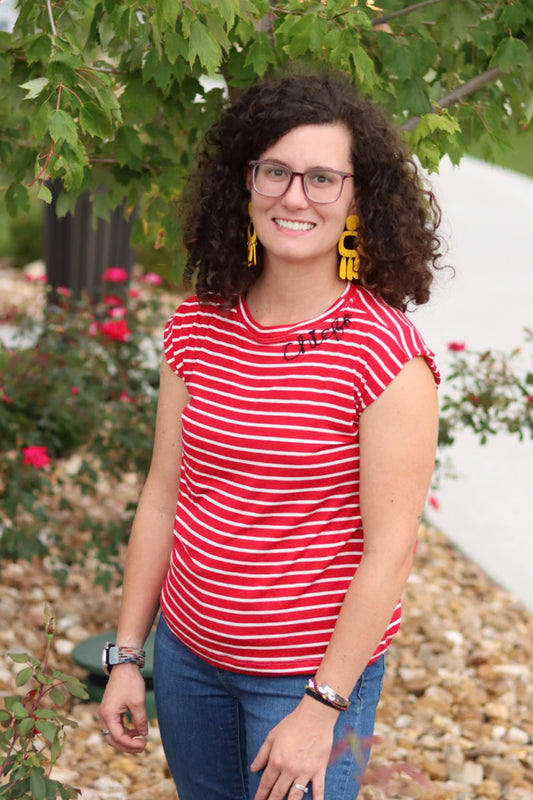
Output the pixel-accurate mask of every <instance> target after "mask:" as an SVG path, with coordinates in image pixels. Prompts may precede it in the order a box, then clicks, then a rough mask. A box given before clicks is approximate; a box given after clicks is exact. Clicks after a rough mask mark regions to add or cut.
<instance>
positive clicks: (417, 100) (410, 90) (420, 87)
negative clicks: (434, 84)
mask: <svg viewBox="0 0 533 800" xmlns="http://www.w3.org/2000/svg"><path fill="white" fill-rule="evenodd" d="M398 102H399V104H400V107H401V108H404V109H408V110H409V111H412V112H413V113H414V114H420V115H422V114H427V113H428V112H429V111H431V103H430V101H429V97H428V87H427V84H426V82H425V81H424V80H423V79H422V78H421V77H420V76H418V75H415V76H414V77H413V78H411V79H410V80H408V81H405V82H404V83H402V84H401V86H400V88H399V89H398Z"/></svg>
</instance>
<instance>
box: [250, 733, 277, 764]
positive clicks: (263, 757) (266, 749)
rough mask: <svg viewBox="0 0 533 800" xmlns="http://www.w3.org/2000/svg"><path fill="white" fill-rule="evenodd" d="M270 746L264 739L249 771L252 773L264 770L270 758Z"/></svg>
mask: <svg viewBox="0 0 533 800" xmlns="http://www.w3.org/2000/svg"><path fill="white" fill-rule="evenodd" d="M271 747H272V745H271V744H270V742H269V741H268V739H265V741H264V742H263V744H262V745H261V747H260V748H259V750H258V751H257V755H256V757H255V758H254V760H253V761H252V763H251V764H250V770H251V771H252V772H259V770H261V769H264V768H265V767H266V765H267V764H268V758H269V756H270V750H271Z"/></svg>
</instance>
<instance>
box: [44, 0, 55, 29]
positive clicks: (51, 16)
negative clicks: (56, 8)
mask: <svg viewBox="0 0 533 800" xmlns="http://www.w3.org/2000/svg"><path fill="white" fill-rule="evenodd" d="M46 8H47V9H48V17H49V18H50V25H51V27H52V33H53V35H54V36H57V28H56V24H55V22H54V15H53V14H52V4H51V2H50V0H46Z"/></svg>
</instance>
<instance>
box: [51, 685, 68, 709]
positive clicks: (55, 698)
mask: <svg viewBox="0 0 533 800" xmlns="http://www.w3.org/2000/svg"><path fill="white" fill-rule="evenodd" d="M50 699H51V700H52V702H53V703H55V704H56V706H62V705H63V703H64V702H65V695H64V694H63V692H62V691H61V690H60V689H58V688H57V686H52V688H51V689H50Z"/></svg>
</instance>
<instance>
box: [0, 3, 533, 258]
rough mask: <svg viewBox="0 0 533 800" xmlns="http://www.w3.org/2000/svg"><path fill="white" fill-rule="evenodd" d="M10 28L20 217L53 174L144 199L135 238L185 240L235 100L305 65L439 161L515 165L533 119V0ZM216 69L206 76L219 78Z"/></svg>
mask: <svg viewBox="0 0 533 800" xmlns="http://www.w3.org/2000/svg"><path fill="white" fill-rule="evenodd" d="M18 11H19V13H18V19H17V21H16V24H15V27H14V30H13V31H12V32H9V33H8V32H2V33H0V186H1V188H2V189H3V190H4V191H5V198H6V204H7V208H8V210H9V212H10V213H11V214H12V215H15V214H17V213H18V212H19V211H21V210H24V209H25V208H26V207H27V205H28V187H29V186H30V185H32V184H34V185H35V184H36V185H38V186H39V187H40V188H39V196H40V197H41V198H42V199H44V200H46V201H49V200H50V199H51V195H50V190H49V188H48V186H47V184H46V182H47V180H48V179H54V178H59V179H61V181H62V184H63V187H64V190H63V192H62V193H61V195H60V198H59V201H58V213H59V214H64V213H66V212H67V211H68V210H69V209H72V208H73V206H74V203H75V200H76V198H77V196H78V195H79V194H80V192H82V191H83V190H84V189H87V188H89V189H91V188H96V187H97V186H99V185H101V184H105V185H106V186H107V193H101V192H100V193H98V194H96V195H95V196H94V211H95V214H96V215H97V216H102V217H106V216H107V214H108V211H109V209H110V208H113V207H116V206H117V205H118V204H119V203H120V202H121V200H122V199H123V198H124V197H126V198H127V204H128V207H129V208H133V206H134V205H135V203H136V202H137V201H138V199H139V198H142V213H141V214H140V215H139V220H138V222H137V223H136V226H137V227H136V231H135V238H136V239H137V240H140V239H144V240H146V241H150V242H152V243H154V244H155V245H156V246H157V247H161V246H163V247H164V246H165V244H166V245H168V246H169V245H170V243H172V242H174V241H175V240H176V235H177V230H176V220H175V219H174V218H173V215H172V213H169V209H170V208H172V201H173V200H174V199H176V198H177V197H178V196H179V192H180V189H181V187H182V186H183V182H184V180H185V177H186V174H187V170H188V167H189V164H190V159H191V156H192V153H193V152H194V148H195V146H196V144H197V142H198V141H199V139H200V138H201V136H202V134H203V132H204V131H205V130H206V128H207V127H208V126H209V125H210V123H211V122H212V121H213V119H214V118H215V116H216V115H217V114H218V113H219V111H220V108H221V106H222V105H223V104H224V102H225V96H226V94H227V93H226V92H225V91H224V87H226V86H227V87H228V89H229V93H230V95H231V94H232V93H233V92H236V91H239V90H240V89H242V88H243V87H246V86H248V85H249V84H251V83H253V82H254V81H255V80H256V79H257V78H259V77H262V76H264V75H265V74H266V73H267V72H269V71H270V70H273V69H279V68H283V67H284V66H285V65H287V64H289V63H290V62H293V61H295V60H299V61H303V62H304V63H305V62H308V63H312V64H316V63H320V62H324V63H327V64H329V65H331V66H332V67H334V68H336V69H338V70H340V71H342V72H344V73H347V74H348V75H349V76H350V78H351V80H352V81H353V82H354V83H355V84H356V85H357V86H358V87H359V88H360V90H361V91H362V92H363V93H365V94H367V95H368V96H370V97H371V98H373V99H374V100H376V101H377V102H378V103H380V104H381V105H383V106H384V107H385V108H386V109H387V110H388V112H389V113H390V115H391V116H392V118H393V120H394V121H395V123H396V124H397V125H398V127H399V128H400V129H401V130H402V131H403V135H404V136H405V137H406V139H407V140H408V141H409V143H410V145H411V147H412V148H413V150H414V151H415V152H416V153H417V154H418V156H419V158H420V160H421V162H422V163H423V165H424V166H426V167H427V168H429V169H430V170H435V169H437V167H438V163H439V161H440V159H441V157H442V156H443V155H444V154H445V153H447V154H449V156H450V158H451V159H452V161H453V162H454V163H458V161H459V160H460V158H461V155H462V154H463V153H464V152H465V150H467V149H468V148H469V146H471V144H472V143H474V142H476V143H477V145H478V147H479V145H481V147H482V151H483V154H484V155H485V156H486V157H488V158H492V159H494V160H496V161H497V160H501V158H502V157H503V155H504V154H505V149H506V148H507V147H509V145H510V142H511V141H512V138H513V136H514V135H515V134H516V132H517V131H519V130H520V129H527V128H529V129H531V118H532V116H533V93H532V88H533V77H532V76H533V70H532V42H533V3H532V2H531V0H423V1H421V2H413V3H408V2H406V1H405V0H375V1H374V0H270V2H269V1H268V0H216V2H213V1H212V0H144V2H142V3H140V2H138V1H137V0H19V3H18ZM206 76H208V77H211V78H216V79H218V80H216V81H214V82H213V81H206V80H205V77H206Z"/></svg>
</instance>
